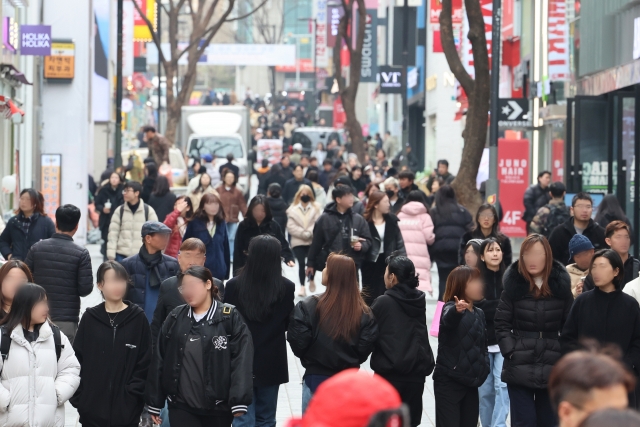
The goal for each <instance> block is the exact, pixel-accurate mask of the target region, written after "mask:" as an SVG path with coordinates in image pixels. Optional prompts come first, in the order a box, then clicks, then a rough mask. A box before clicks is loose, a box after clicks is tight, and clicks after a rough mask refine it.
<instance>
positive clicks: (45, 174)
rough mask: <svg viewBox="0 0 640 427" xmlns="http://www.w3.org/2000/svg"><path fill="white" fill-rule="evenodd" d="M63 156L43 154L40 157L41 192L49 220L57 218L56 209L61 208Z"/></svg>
mask: <svg viewBox="0 0 640 427" xmlns="http://www.w3.org/2000/svg"><path fill="white" fill-rule="evenodd" d="M61 166H62V154H42V156H41V157H40V168H41V169H40V174H41V175H40V176H41V177H42V183H41V184H40V192H41V193H42V196H43V197H44V211H45V212H46V214H47V215H48V216H49V218H55V217H56V209H58V206H60V185H61V181H60V168H61Z"/></svg>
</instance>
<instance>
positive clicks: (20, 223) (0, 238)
mask: <svg viewBox="0 0 640 427" xmlns="http://www.w3.org/2000/svg"><path fill="white" fill-rule="evenodd" d="M15 214H16V215H15V216H13V217H11V219H10V220H9V221H7V225H6V227H5V228H4V230H2V234H0V253H1V254H2V256H3V257H4V259H6V260H7V261H8V260H11V259H14V260H19V261H24V259H25V258H26V256H27V252H29V249H30V248H31V246H32V245H33V244H34V243H36V242H39V241H40V240H46V239H48V238H50V237H51V236H53V233H55V232H56V227H55V225H54V224H53V221H51V218H49V217H48V216H47V214H46V213H45V212H44V198H42V195H41V194H40V193H39V192H38V191H36V190H34V189H33V188H26V189H24V190H22V191H21V192H20V199H19V200H18V209H17V210H16V211H15Z"/></svg>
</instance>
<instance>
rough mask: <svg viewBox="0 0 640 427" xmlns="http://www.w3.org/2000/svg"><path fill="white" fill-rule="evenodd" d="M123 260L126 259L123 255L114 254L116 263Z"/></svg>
mask: <svg viewBox="0 0 640 427" xmlns="http://www.w3.org/2000/svg"><path fill="white" fill-rule="evenodd" d="M125 258H126V256H124V255H120V254H116V261H118V262H122V261H124V259H125Z"/></svg>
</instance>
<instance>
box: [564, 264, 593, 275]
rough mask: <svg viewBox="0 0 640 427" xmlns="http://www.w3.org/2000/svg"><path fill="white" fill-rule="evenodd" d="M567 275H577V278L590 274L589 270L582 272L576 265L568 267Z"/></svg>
mask: <svg viewBox="0 0 640 427" xmlns="http://www.w3.org/2000/svg"><path fill="white" fill-rule="evenodd" d="M567 273H569V274H575V275H576V276H578V275H580V276H586V275H587V273H589V269H586V270H581V269H580V268H578V266H577V265H576V264H569V265H567Z"/></svg>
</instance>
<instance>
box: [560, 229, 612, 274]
mask: <svg viewBox="0 0 640 427" xmlns="http://www.w3.org/2000/svg"><path fill="white" fill-rule="evenodd" d="M575 234H576V227H575V225H574V223H573V218H569V219H568V220H567V221H566V222H564V223H562V224H560V225H558V226H557V227H556V228H554V229H553V231H552V232H551V235H549V245H550V246H551V251H552V252H553V259H555V260H556V261H558V262H560V263H561V264H563V265H565V266H566V265H569V264H573V262H574V261H573V258H572V257H571V256H570V254H569V241H571V238H572V237H573V236H575ZM582 235H583V236H585V237H587V238H588V239H589V240H590V241H591V244H593V247H594V248H595V250H596V251H597V250H599V249H607V248H608V247H609V245H607V242H605V240H604V228H602V227H600V225H598V223H597V222H595V221H594V220H592V219H590V220H589V225H587V228H585V230H584V231H583V232H582Z"/></svg>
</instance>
